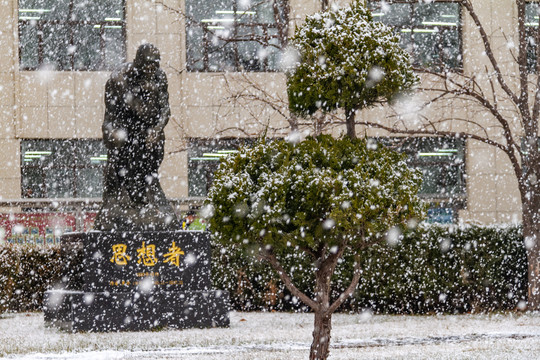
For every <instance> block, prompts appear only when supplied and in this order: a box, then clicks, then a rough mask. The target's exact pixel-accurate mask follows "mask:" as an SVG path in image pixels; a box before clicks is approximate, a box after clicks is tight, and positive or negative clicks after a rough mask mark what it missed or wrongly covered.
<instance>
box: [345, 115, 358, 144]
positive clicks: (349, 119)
mask: <svg viewBox="0 0 540 360" xmlns="http://www.w3.org/2000/svg"><path fill="white" fill-rule="evenodd" d="M355 117H356V111H355V110H354V109H345V123H346V124H347V136H348V137H349V138H351V139H356V129H355V126H354V120H355Z"/></svg>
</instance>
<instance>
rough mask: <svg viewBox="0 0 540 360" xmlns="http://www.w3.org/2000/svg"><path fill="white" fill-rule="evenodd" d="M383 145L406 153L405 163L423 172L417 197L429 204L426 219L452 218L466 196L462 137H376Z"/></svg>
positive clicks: (439, 220)
mask: <svg viewBox="0 0 540 360" xmlns="http://www.w3.org/2000/svg"><path fill="white" fill-rule="evenodd" d="M378 141H379V142H380V143H382V144H383V145H386V146H389V147H391V148H392V149H394V150H397V151H400V152H403V153H405V154H407V155H408V160H407V161H408V164H409V165H410V166H411V167H414V168H416V169H420V170H421V171H422V175H423V182H422V187H421V189H420V191H419V195H420V197H422V198H424V199H425V200H426V201H427V202H429V203H430V204H431V206H430V209H429V210H428V221H433V222H453V221H455V220H456V217H457V210H458V209H461V208H463V206H464V205H465V199H466V186H465V141H464V140H462V139H456V138H453V137H452V138H449V137H411V138H379V139H378Z"/></svg>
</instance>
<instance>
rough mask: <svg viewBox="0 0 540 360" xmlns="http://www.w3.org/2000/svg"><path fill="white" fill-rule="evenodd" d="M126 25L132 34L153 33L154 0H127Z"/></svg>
mask: <svg viewBox="0 0 540 360" xmlns="http://www.w3.org/2000/svg"><path fill="white" fill-rule="evenodd" d="M128 4H130V5H128V24H131V26H129V25H128V28H129V31H130V32H132V33H133V34H155V33H156V30H157V16H156V7H155V2H154V1H147V0H133V1H130V2H128Z"/></svg>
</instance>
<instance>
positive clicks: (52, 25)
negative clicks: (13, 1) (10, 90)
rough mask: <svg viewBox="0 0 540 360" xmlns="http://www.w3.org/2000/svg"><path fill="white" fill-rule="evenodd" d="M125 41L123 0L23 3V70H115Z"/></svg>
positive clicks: (23, 0)
mask: <svg viewBox="0 0 540 360" xmlns="http://www.w3.org/2000/svg"><path fill="white" fill-rule="evenodd" d="M125 38H126V35H125V10H124V0H100V1H89V0H19V61H20V68H21V70H36V69H39V68H42V67H45V68H48V69H53V70H82V71H86V70H112V69H113V68H114V67H116V66H118V64H119V63H122V62H124V61H125V58H126V48H125Z"/></svg>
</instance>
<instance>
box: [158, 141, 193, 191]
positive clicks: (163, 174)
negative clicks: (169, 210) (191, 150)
mask: <svg viewBox="0 0 540 360" xmlns="http://www.w3.org/2000/svg"><path fill="white" fill-rule="evenodd" d="M182 146H183V144H182V143H180V142H171V141H168V142H167V146H166V153H165V157H164V160H163V163H162V164H161V167H160V170H159V174H160V179H161V180H160V181H161V185H162V187H163V191H165V194H166V195H167V197H171V198H179V197H185V196H187V195H188V193H187V163H188V162H187V151H178V150H179V149H180V148H181V147H182Z"/></svg>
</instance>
